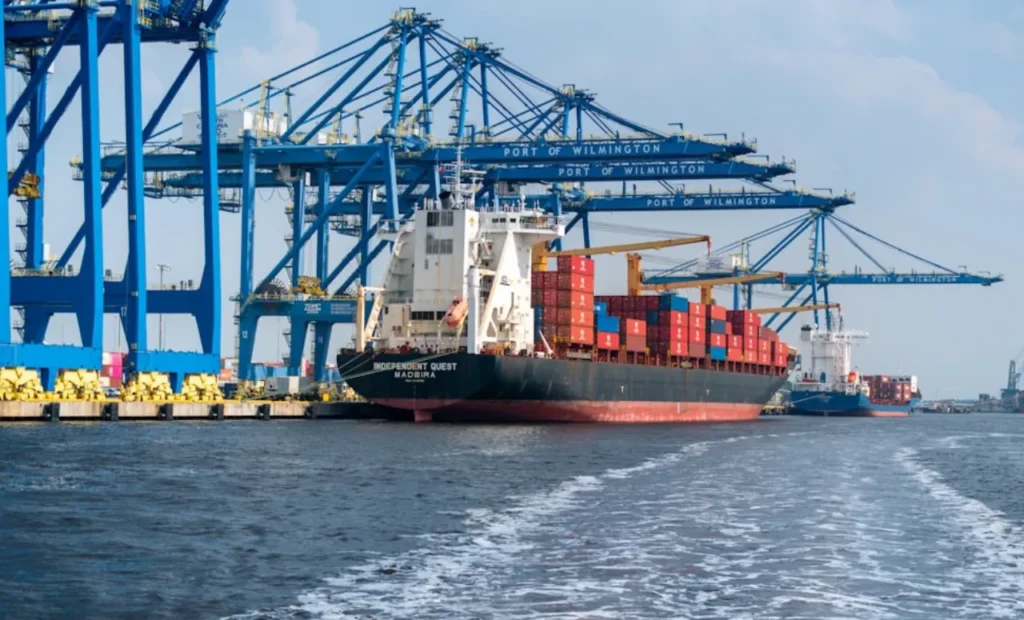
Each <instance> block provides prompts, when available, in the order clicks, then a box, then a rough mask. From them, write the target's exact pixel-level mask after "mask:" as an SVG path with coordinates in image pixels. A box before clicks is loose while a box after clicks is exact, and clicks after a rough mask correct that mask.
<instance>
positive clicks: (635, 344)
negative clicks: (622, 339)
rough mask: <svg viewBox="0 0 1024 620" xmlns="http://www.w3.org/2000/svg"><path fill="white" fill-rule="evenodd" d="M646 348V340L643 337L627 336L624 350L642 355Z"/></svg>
mask: <svg viewBox="0 0 1024 620" xmlns="http://www.w3.org/2000/svg"><path fill="white" fill-rule="evenodd" d="M646 348H647V340H646V339H645V338H644V337H643V336H638V335H636V334H629V335H627V336H626V350H627V351H633V352H634V353H643V350H644V349H646Z"/></svg>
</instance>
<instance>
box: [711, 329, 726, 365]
mask: <svg viewBox="0 0 1024 620" xmlns="http://www.w3.org/2000/svg"><path fill="white" fill-rule="evenodd" d="M727 338H728V337H727V336H726V335H725V334H716V333H714V332H712V333H710V334H708V346H710V347H712V348H716V349H717V348H721V349H724V348H725V347H726V346H728V344H729V341H728V340H727ZM712 359H714V358H712Z"/></svg>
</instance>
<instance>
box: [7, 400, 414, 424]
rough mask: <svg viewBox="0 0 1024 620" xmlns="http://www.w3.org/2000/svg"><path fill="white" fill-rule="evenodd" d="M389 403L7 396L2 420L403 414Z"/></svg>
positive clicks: (322, 417) (369, 417)
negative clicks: (27, 398)
mask: <svg viewBox="0 0 1024 620" xmlns="http://www.w3.org/2000/svg"><path fill="white" fill-rule="evenodd" d="M396 413H401V412H393V411H391V410H388V409H387V408H384V407H380V406H377V405H373V404H372V403H367V402H361V401H344V402H302V401H285V402H282V401H237V400H236V401H221V402H208V403H197V402H188V403H186V402H166V403H153V402H121V401H5V402H0V423H2V422H100V421H105V422H117V421H135V422H142V421H153V422H156V421H165V422H169V421H172V420H379V419H391V420H396V419H401V417H400V416H399V417H396Z"/></svg>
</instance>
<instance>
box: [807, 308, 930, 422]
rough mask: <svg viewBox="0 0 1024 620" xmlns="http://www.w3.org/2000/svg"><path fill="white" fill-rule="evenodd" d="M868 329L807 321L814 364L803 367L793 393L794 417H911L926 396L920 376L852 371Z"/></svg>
mask: <svg viewBox="0 0 1024 620" xmlns="http://www.w3.org/2000/svg"><path fill="white" fill-rule="evenodd" d="M866 339H867V333H866V332H862V331H853V330H845V329H843V328H842V323H841V321H840V327H839V329H835V330H832V329H828V330H819V329H818V328H817V327H816V326H815V327H812V326H809V325H805V326H804V327H803V328H802V329H801V332H800V340H801V342H805V343H807V344H808V345H809V347H810V353H811V356H810V358H811V367H810V369H808V370H805V371H802V372H801V373H800V376H799V377H798V379H797V380H796V381H795V382H794V383H793V390H792V392H790V401H791V404H790V407H789V413H791V414H793V415H819V416H848V417H906V416H908V415H910V410H911V408H913V407H914V405H916V404H917V403H918V402H919V401H920V400H921V393H920V391H919V390H918V385H917V377H915V376H906V375H904V376H888V375H869V376H861V375H860V374H859V373H858V372H856V371H855V370H852V369H851V366H850V353H851V349H852V347H853V345H854V344H856V343H858V342H862V341H864V340H866Z"/></svg>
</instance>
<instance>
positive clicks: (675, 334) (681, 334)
mask: <svg viewBox="0 0 1024 620" xmlns="http://www.w3.org/2000/svg"><path fill="white" fill-rule="evenodd" d="M689 335H690V330H689V329H687V328H686V327H678V326H677V327H662V328H661V338H660V339H659V340H669V341H673V342H686V339H687V337H688V336H689Z"/></svg>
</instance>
